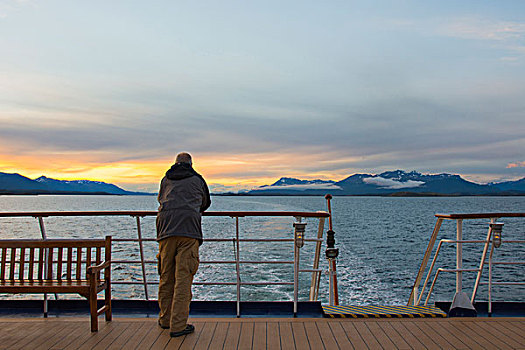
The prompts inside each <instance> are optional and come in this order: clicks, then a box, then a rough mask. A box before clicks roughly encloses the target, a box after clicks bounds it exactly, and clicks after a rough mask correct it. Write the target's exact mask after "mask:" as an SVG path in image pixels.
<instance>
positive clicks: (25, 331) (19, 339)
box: [2, 323, 46, 349]
mask: <svg viewBox="0 0 525 350" xmlns="http://www.w3.org/2000/svg"><path fill="white" fill-rule="evenodd" d="M45 333H46V329H45V328H40V327H39V326H38V324H31V325H24V324H23V323H21V324H20V326H19V327H18V328H16V329H14V330H11V332H10V335H11V336H10V338H9V339H8V340H6V341H5V342H4V343H2V346H3V347H4V349H16V348H18V347H19V346H20V344H23V343H26V342H27V340H31V339H38V337H39V336H40V335H42V334H45Z"/></svg>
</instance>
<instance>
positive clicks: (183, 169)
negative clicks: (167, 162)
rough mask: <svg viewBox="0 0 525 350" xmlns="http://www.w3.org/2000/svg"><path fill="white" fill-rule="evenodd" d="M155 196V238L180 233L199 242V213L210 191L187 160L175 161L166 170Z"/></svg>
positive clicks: (200, 233)
mask: <svg viewBox="0 0 525 350" xmlns="http://www.w3.org/2000/svg"><path fill="white" fill-rule="evenodd" d="M158 200H159V203H160V206H159V212H158V214H157V241H160V240H161V239H164V238H167V237H170V236H183V237H190V238H196V239H198V240H199V243H202V228H201V213H203V212H204V211H205V210H206V209H208V208H209V207H210V204H211V199H210V191H209V190H208V185H207V184H206V181H205V180H204V178H203V177H202V176H201V175H200V174H198V173H197V172H196V171H195V170H193V168H192V167H191V165H190V164H187V163H176V164H175V165H173V166H172V167H171V168H170V170H168V171H167V172H166V176H164V178H163V179H162V181H161V183H160V190H159V196H158Z"/></svg>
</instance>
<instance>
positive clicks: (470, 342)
mask: <svg viewBox="0 0 525 350" xmlns="http://www.w3.org/2000/svg"><path fill="white" fill-rule="evenodd" d="M438 324H440V325H441V326H442V327H443V328H444V329H446V330H447V331H448V332H449V333H450V334H451V336H453V337H455V338H456V339H458V340H459V341H461V342H462V343H463V344H465V347H464V348H463V349H480V348H481V345H479V343H476V341H475V340H474V339H472V338H470V337H468V336H467V335H465V333H463V332H462V331H461V330H460V329H458V328H457V327H456V325H455V323H453V322H452V321H451V320H450V319H449V320H447V321H444V322H438Z"/></svg>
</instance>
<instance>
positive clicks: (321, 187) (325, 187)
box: [257, 184, 342, 191]
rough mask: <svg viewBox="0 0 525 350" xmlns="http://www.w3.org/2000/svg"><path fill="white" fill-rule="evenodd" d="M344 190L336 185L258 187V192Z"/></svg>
mask: <svg viewBox="0 0 525 350" xmlns="http://www.w3.org/2000/svg"><path fill="white" fill-rule="evenodd" d="M341 189H342V188H341V187H339V186H337V185H334V184H304V185H283V186H264V187H258V188H257V190H260V191H265V190H297V191H306V190H341Z"/></svg>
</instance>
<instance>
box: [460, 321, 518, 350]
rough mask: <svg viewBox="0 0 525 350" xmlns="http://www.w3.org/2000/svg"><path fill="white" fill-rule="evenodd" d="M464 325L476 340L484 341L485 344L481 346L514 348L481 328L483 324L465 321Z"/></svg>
mask: <svg viewBox="0 0 525 350" xmlns="http://www.w3.org/2000/svg"><path fill="white" fill-rule="evenodd" d="M462 324H464V325H465V327H467V328H468V329H469V332H468V333H469V334H471V335H472V336H474V337H476V339H484V342H483V343H481V345H483V346H486V347H487V348H498V349H512V347H510V346H509V345H507V343H505V342H504V341H503V340H502V339H501V338H499V337H495V336H494V335H493V334H492V333H490V332H486V331H484V329H483V328H481V327H480V326H479V325H480V324H481V322H469V321H463V322H462ZM485 342H486V343H485ZM485 344H486V345H485Z"/></svg>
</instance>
